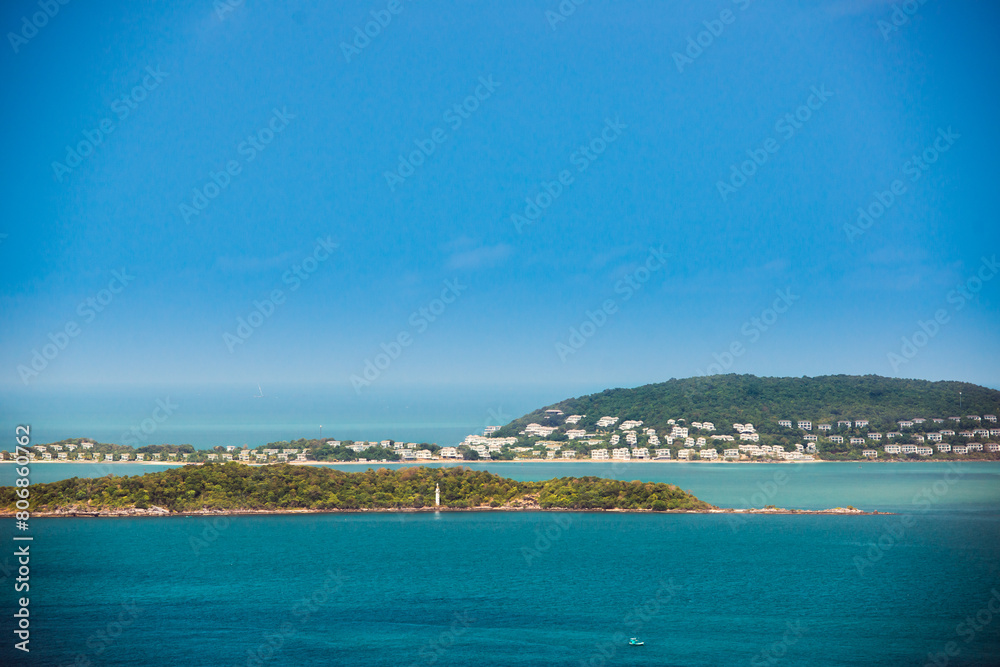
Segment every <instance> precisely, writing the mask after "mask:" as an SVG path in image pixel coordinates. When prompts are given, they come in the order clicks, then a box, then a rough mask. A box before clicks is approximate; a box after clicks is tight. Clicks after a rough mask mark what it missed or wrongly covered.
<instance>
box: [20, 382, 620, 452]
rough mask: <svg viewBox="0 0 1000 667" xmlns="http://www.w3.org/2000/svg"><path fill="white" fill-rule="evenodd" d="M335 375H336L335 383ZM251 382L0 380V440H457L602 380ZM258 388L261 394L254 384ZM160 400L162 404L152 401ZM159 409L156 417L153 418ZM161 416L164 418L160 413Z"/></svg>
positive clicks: (206, 443) (200, 445) (210, 443)
mask: <svg viewBox="0 0 1000 667" xmlns="http://www.w3.org/2000/svg"><path fill="white" fill-rule="evenodd" d="M341 384H342V383H341ZM341 384H330V385H321V386H302V385H295V386H282V385H271V384H268V383H267V382H266V381H265V382H264V384H263V385H262V386H259V387H258V385H255V384H254V385H222V386H213V387H205V386H202V385H199V386H161V387H155V386H154V387H149V386H141V387H121V388H115V387H111V388H99V389H92V388H79V389H72V388H58V389H48V388H45V389H38V388H36V387H30V388H27V389H25V388H22V387H20V386H19V387H18V388H17V389H16V390H10V389H0V405H2V406H3V410H0V447H2V448H3V449H7V450H12V449H13V448H14V428H15V427H16V426H17V425H18V424H29V425H31V429H32V442H33V443H34V444H45V443H47V442H57V441H59V440H63V439H64V438H90V439H93V440H97V441H99V442H109V443H115V444H125V441H126V438H127V437H129V436H130V435H131V437H133V438H136V439H137V441H138V442H139V444H140V445H147V444H162V443H170V444H175V445H181V444H190V445H194V446H195V447H196V448H197V449H207V448H210V447H214V446H216V445H223V446H224V445H236V446H242V445H244V444H247V445H250V446H251V447H257V446H258V445H264V444H267V443H268V442H277V441H280V440H296V439H298V438H319V437H325V438H336V439H340V440H386V439H392V440H402V441H404V442H433V443H437V444H439V445H441V446H449V445H457V444H458V443H459V442H461V441H462V440H463V439H464V438H465V436H466V435H469V434H470V433H476V434H482V432H483V428H484V427H486V426H488V425H491V424H497V425H503V424H506V423H507V422H509V421H511V420H513V419H516V418H518V417H520V416H521V415H523V414H525V413H527V412H530V411H532V410H535V409H536V408H538V407H541V406H543V405H548V404H551V403H555V402H557V401H561V400H563V399H565V398H568V397H570V396H574V395H580V394H584V393H589V392H592V391H599V390H601V389H603V387H576V386H574V387H548V388H537V387H523V386H522V387H489V388H485V387H474V388H462V389H455V388H441V387H418V388H395V387H382V386H379V385H378V384H377V383H376V384H375V385H373V386H372V387H371V388H369V389H365V390H364V391H363V392H362V393H361V394H360V395H359V394H357V393H355V392H354V391H353V390H352V389H351V388H350V386H341ZM261 393H262V394H263V396H258V394H261ZM158 408H159V409H158ZM154 412H155V414H156V416H158V417H161V418H163V419H162V421H155V420H153V416H154ZM164 417H165V418H164Z"/></svg>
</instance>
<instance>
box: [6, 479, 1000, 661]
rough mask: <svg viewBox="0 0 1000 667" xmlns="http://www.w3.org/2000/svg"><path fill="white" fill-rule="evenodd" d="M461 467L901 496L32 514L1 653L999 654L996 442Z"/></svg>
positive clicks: (775, 495)
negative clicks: (910, 449)
mask: <svg viewBox="0 0 1000 667" xmlns="http://www.w3.org/2000/svg"><path fill="white" fill-rule="evenodd" d="M81 467H88V466H78V465H76V464H42V465H35V466H32V468H33V473H32V477H33V478H34V481H35V482H36V483H37V482H40V481H41V477H42V476H43V475H46V476H51V477H58V476H60V475H62V476H63V477H65V476H72V475H73V474H79V473H77V472H74V471H75V470H78V469H79V468H81ZM114 467H115V468H116V469H117V468H118V467H119V466H118V465H117V464H116V465H115V466H114ZM122 467H123V468H124V467H125V466H122ZM131 467H133V468H139V469H140V470H139V472H143V473H144V472H148V471H149V469H150V467H149V466H131ZM342 467H343V468H345V469H351V470H358V469H360V468H359V467H358V466H342ZM476 467H485V468H487V469H490V470H493V471H496V472H499V473H501V474H505V475H508V476H511V477H515V478H518V479H544V478H548V477H553V476H564V475H581V474H600V475H603V476H616V477H618V478H619V479H625V478H627V479H644V480H651V481H671V482H673V483H677V484H678V485H679V486H681V487H682V488H686V489H690V490H691V491H693V492H694V493H695V494H696V495H698V496H699V497H701V498H702V499H704V500H707V501H709V502H712V503H715V504H719V505H739V503H740V499H741V498H745V499H746V501H747V502H748V503H749V504H757V503H755V502H754V496H753V494H754V493H758V494H761V496H760V497H758V498H757V499H756V500H767V501H768V502H767V503H766V504H776V505H779V506H789V507H829V506H836V505H846V504H853V505H855V506H857V507H863V508H865V509H879V510H880V511H896V512H899V513H898V514H892V515H882V516H810V515H804V516H788V515H783V516H760V515H755V516H746V517H733V516H721V515H646V514H614V513H441V514H433V513H425V514H370V515H366V514H343V515H332V514H331V515H312V516H253V517H216V518H202V517H191V518H169V519H34V520H32V523H31V529H30V531H29V534H30V535H31V536H33V537H34V540H33V541H32V542H31V563H30V567H31V574H30V577H31V579H30V586H31V590H30V599H31V630H32V635H31V654H30V657H29V658H28V659H27V660H26V659H25V656H24V654H19V652H17V651H14V650H13V648H12V644H13V640H12V639H11V635H10V632H9V630H6V631H5V632H4V635H6V637H7V638H6V639H4V641H3V644H2V645H0V664H4V665H7V664H32V665H73V664H76V665H81V666H83V665H170V664H183V665H387V666H388V665H393V666H398V665H483V666H492V665H498V666H499V665H515V666H516V665H524V666H528V665H573V666H577V665H587V666H590V665H593V666H595V667H596V666H598V665H924V664H928V662H929V661H930V660H931V658H933V659H934V660H936V661H937V664H938V665H995V664H1000V613H995V611H991V605H992V609H993V610H997V611H1000V592H998V591H1000V464H995V463H966V464H961V465H949V464H946V463H922V464H899V465H865V466H862V467H857V465H851V464H814V465H802V466H790V465H739V464H734V465H725V466H723V465H701V464H689V465H683V464H664V465H656V464H632V465H630V466H629V467H628V468H627V469H624V470H622V469H613V468H612V467H611V466H601V465H595V464H586V463H576V464H479V465H478V466H476ZM0 468H2V469H8V468H10V466H0ZM602 468H603V469H602ZM95 472H97V471H95ZM130 472H135V471H130ZM4 474H5V475H7V474H8V473H7V471H6V470H4ZM6 483H9V482H6ZM770 484H773V487H772V486H770ZM10 523H11V522H10V521H9V520H4V521H3V524H4V526H5V528H4V533H7V532H8V531H9V530H10V527H9V524H10ZM0 537H2V538H3V539H4V541H5V543H6V544H11V542H10V540H9V537H6V536H2V535H0ZM4 551H5V555H4V556H3V557H0V563H2V565H3V566H4V567H5V568H7V569H6V570H5V572H10V570H9V568H10V567H11V558H10V557H9V556H7V555H6V554H7V553H9V552H10V551H12V550H10V549H5V550H4ZM13 576H16V575H13V573H12V572H11V573H10V574H8V575H7V576H5V580H4V582H3V585H2V590H4V608H5V609H8V610H10V609H13V608H14V600H13V597H14V593H13V592H12V586H11V584H12V583H13V582H12V577H13ZM991 600H992V601H991ZM5 616H7V617H8V618H9V612H8V613H5ZM8 624H9V621H7V622H5V626H4V627H9V625H8ZM631 636H638V637H639V638H641V639H642V640H644V641H645V646H642V647H629V646H627V638H628V637H631ZM949 650H950V651H951V653H952V655H947V654H946V651H949ZM939 654H940V655H939ZM929 656H930V657H929ZM930 664H935V663H934V662H930Z"/></svg>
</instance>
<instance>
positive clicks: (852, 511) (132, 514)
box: [0, 503, 892, 519]
mask: <svg viewBox="0 0 1000 667" xmlns="http://www.w3.org/2000/svg"><path fill="white" fill-rule="evenodd" d="M434 512H599V513H612V512H617V513H621V514H740V515H745V514H768V515H774V514H835V515H851V516H873V515H885V514H892V512H879V511H877V510H876V511H873V512H865V511H863V510H859V509H857V508H854V507H834V508H831V509H825V510H801V509H785V508H781V507H775V508H765V509H756V508H750V509H732V508H727V509H720V508H711V509H701V510H664V511H654V510H647V509H594V508H592V509H567V508H542V507H540V506H539V505H537V504H534V503H526V504H519V505H509V506H503V507H490V506H488V505H483V506H479V507H420V508H416V507H407V508H382V507H380V508H364V509H308V508H299V509H285V510H267V509H237V510H219V509H207V508H205V509H201V510H197V511H188V512H173V511H171V510H168V509H166V508H163V507H157V506H155V505H154V506H152V507H149V508H142V509H140V508H137V507H126V508H103V507H102V508H87V507H79V506H75V505H74V506H71V507H66V508H59V509H55V510H46V509H42V510H36V511H33V512H31V517H32V518H33V519H35V518H56V517H64V518H140V517H182V516H250V515H270V514H274V515H293V514H366V513H367V514H372V513H393V514H418V513H434ZM13 516H14V512H0V517H13Z"/></svg>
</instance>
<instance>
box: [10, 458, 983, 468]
mask: <svg viewBox="0 0 1000 667" xmlns="http://www.w3.org/2000/svg"><path fill="white" fill-rule="evenodd" d="M945 462H951V463H996V462H997V459H987V458H953V459H935V458H931V457H925V458H919V459H901V458H893V459H848V460H833V459H813V460H812V461H783V460H779V459H760V460H749V461H734V460H727V461H724V460H722V459H718V460H715V461H704V460H691V461H684V460H682V459H630V460H628V461H621V460H616V459H517V460H514V461H506V460H500V459H482V460H477V461H466V460H463V459H422V460H420V461H272V462H271V463H248V462H242V461H194V462H183V463H181V462H179V461H78V460H73V461H62V460H54V461H39V460H35V461H31V462H30V463H28V464H27V465H37V464H49V463H71V464H81V465H92V466H93V465H108V466H116V465H147V466H200V465H206V464H209V463H212V464H218V463H239V464H240V465H245V466H248V467H251V468H266V467H267V466H274V465H283V464H287V465H293V466H330V465H337V466H341V465H345V466H347V465H358V466H379V465H405V466H425V465H428V464H441V463H447V464H457V465H468V464H470V463H490V464H495V463H510V464H518V463H562V464H565V463H598V464H605V465H608V464H615V463H625V464H632V463H641V464H643V465H645V464H647V463H686V464H696V465H725V464H733V463H738V464H741V465H742V464H748V465H759V464H762V463H763V464H772V465H773V464H777V465H800V464H813V463H856V464H880V463H945ZM5 463H7V464H11V465H25V464H19V463H17V461H14V460H6V459H4V460H0V464H5Z"/></svg>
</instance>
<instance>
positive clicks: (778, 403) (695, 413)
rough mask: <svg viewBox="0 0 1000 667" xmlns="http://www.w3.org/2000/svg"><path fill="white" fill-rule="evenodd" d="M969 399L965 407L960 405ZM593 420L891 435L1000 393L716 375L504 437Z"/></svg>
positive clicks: (619, 392) (611, 395)
mask: <svg viewBox="0 0 1000 667" xmlns="http://www.w3.org/2000/svg"><path fill="white" fill-rule="evenodd" d="M959 392H961V407H960V405H959ZM550 409H554V410H561V411H562V412H563V415H564V416H568V415H572V414H579V415H586V417H584V418H583V419H582V420H581V421H580V422H579V425H578V427H579V428H585V429H587V430H588V431H590V430H592V429H593V428H594V426H595V423H596V422H597V420H598V419H600V418H601V417H602V416H605V415H608V416H613V417H619V418H620V419H621V420H627V419H636V420H642V421H643V428H655V429H657V430H659V429H664V428H667V420H668V419H684V420H686V421H687V422H688V423H690V422H691V421H710V422H713V423H714V424H715V425H716V427H717V428H718V427H720V425H722V426H724V428H725V429H726V432H728V429H729V427H730V426H731V425H732V424H733V423H734V422H737V423H745V422H751V423H753V424H754V426H755V427H756V428H757V430H758V431H759V432H762V433H776V432H778V426H777V421H778V420H779V419H790V420H792V421H796V420H800V419H802V420H811V421H812V422H813V423H819V422H834V423H835V422H836V421H838V420H842V419H853V420H857V419H867V420H869V421H870V422H871V426H872V428H874V429H879V428H881V429H882V430H891V429H892V428H893V427H895V425H896V423H897V421H898V420H901V419H912V418H914V417H924V418H926V419H932V418H934V417H941V418H947V417H951V416H960V417H964V416H966V415H984V414H997V413H1000V391H996V390H994V389H988V388H986V387H981V386H979V385H975V384H970V383H967V382H929V381H926V380H905V379H897V378H887V377H881V376H878V375H863V376H858V375H827V376H822V377H815V378H809V377H801V378H778V377H757V376H754V375H733V374H730V375H713V376H708V377H696V378H686V379H682V380H676V379H674V380H669V381H667V382H661V383H658V384H648V385H644V386H642V387H636V388H634V389H607V390H605V391H602V392H600V393H597V394H590V395H589V396H581V397H579V398H570V399H567V400H565V401H561V402H559V403H556V404H554V405H548V406H545V407H543V408H540V409H538V410H535V411H534V412H531V413H529V414H527V415H525V416H523V417H521V418H520V419H517V420H515V421H513V422H511V423H510V424H508V425H507V426H505V427H504V428H503V429H501V430H500V431H499V432H498V433H497V434H496V435H497V436H516V435H517V434H518V433H519V432H520V431H521V430H522V429H523V428H524V427H525V425H527V424H529V423H532V422H534V423H539V424H542V425H553V426H555V425H558V424H561V423H562V418H561V417H559V416H548V415H546V413H545V411H546V410H550Z"/></svg>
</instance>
